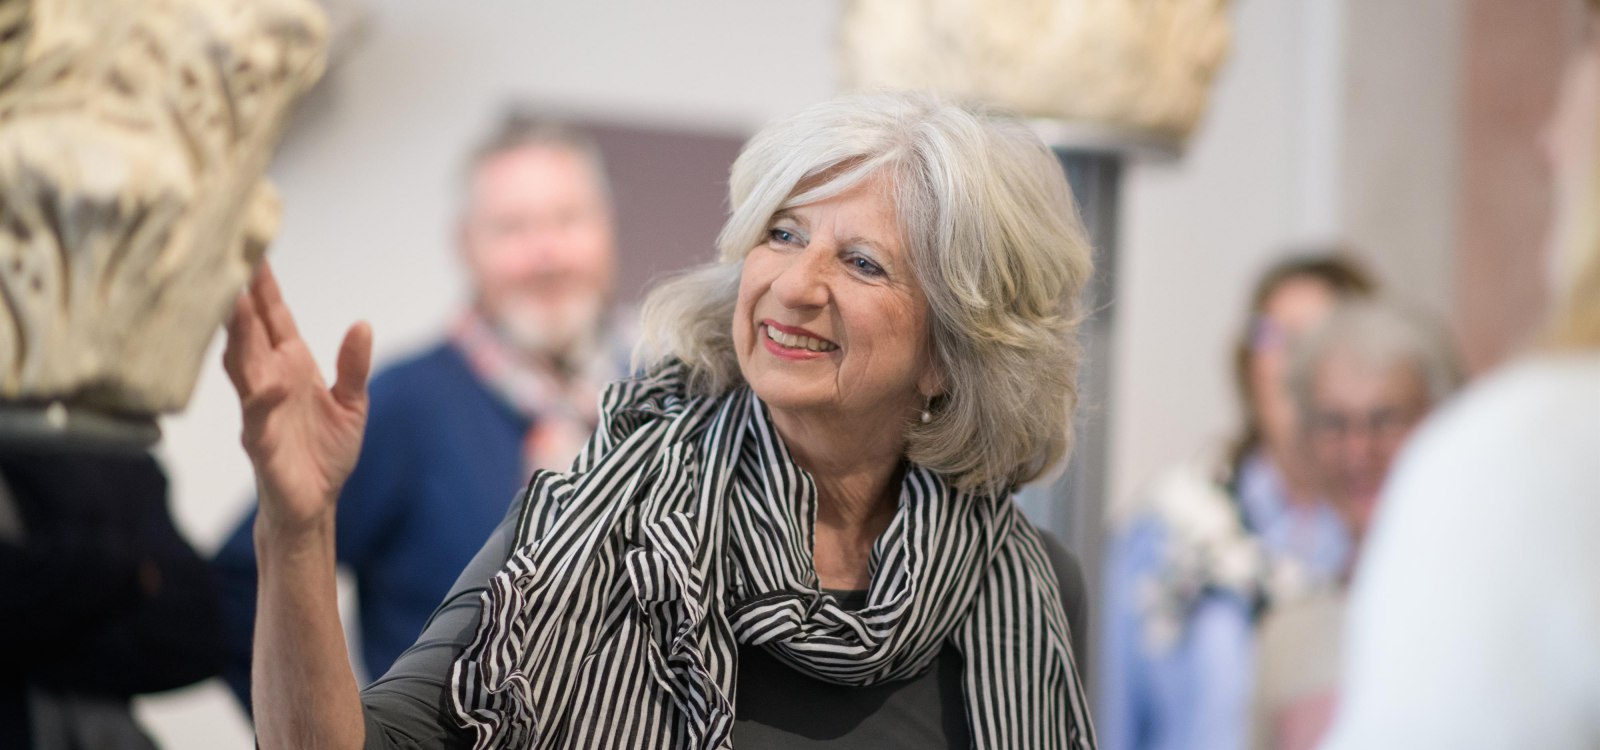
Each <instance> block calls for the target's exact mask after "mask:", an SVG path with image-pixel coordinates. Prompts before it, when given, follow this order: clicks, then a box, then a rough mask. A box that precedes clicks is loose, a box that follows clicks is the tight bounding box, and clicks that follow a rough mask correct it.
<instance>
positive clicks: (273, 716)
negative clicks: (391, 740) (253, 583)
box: [251, 505, 364, 750]
mask: <svg viewBox="0 0 1600 750" xmlns="http://www.w3.org/2000/svg"><path fill="white" fill-rule="evenodd" d="M263 524H268V526H266V527H264V526H263ZM256 554H257V556H258V558H259V560H260V571H261V573H260V576H261V578H260V592H259V594H258V596H259V599H258V601H257V607H256V632H255V648H254V655H253V660H254V662H255V664H254V668H253V673H254V677H253V678H252V685H251V692H252V695H253V698H254V703H255V719H256V734H257V740H258V741H259V742H260V745H261V747H262V748H266V749H267V750H278V749H279V748H294V749H295V750H299V749H300V748H359V747H361V745H362V742H363V732H364V728H363V723H362V716H361V697H360V693H359V691H358V689H357V687H356V679H355V674H354V673H353V672H352V671H351V669H350V657H349V655H348V653H347V651H346V648H345V641H344V628H343V626H342V625H341V624H340V622H339V602H338V592H337V587H336V584H335V578H334V575H335V556H334V524H333V514H332V512H331V505H330V512H329V513H328V514H327V518H326V520H325V521H319V522H317V523H314V524H312V525H311V526H310V528H303V529H296V530H294V531H292V532H286V531H282V530H278V529H273V528H270V522H269V521H267V520H266V519H265V518H258V519H257V528H256Z"/></svg>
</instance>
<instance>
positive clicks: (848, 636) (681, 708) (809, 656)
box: [451, 364, 1094, 750]
mask: <svg viewBox="0 0 1600 750" xmlns="http://www.w3.org/2000/svg"><path fill="white" fill-rule="evenodd" d="M683 382H684V371H683V367H682V365H680V364H674V365H671V366H668V367H665V368H662V369H661V370H659V371H657V372H655V373H653V374H651V375H649V376H646V377H644V378H639V379H634V380H628V381H622V382H619V383H616V384H614V385H612V386H611V387H610V388H609V389H608V390H607V391H606V393H605V395H604V397H603V399H602V406H601V421H600V428H599V430H597V431H596V433H595V436H594V437H593V438H592V439H591V440H590V442H589V444H588V445H587V446H586V447H585V448H584V451H583V453H582V454H581V455H580V456H579V457H578V460H577V461H576V462H575V463H574V465H573V470H572V471H571V472H569V473H550V472H541V473H539V474H537V475H536V476H535V477H534V479H533V481H532V482H531V483H530V485H529V488H528V490H527V492H526V494H525V495H524V498H523V510H522V516H521V519H520V521H519V527H518V533H517V540H516V545H515V548H514V551H513V552H512V554H511V557H510V559H509V560H508V561H507V563H506V565H505V566H504V567H503V568H502V569H501V570H500V572H499V573H497V574H496V575H495V576H494V577H493V578H492V579H491V580H490V582H489V585H488V587H487V590H486V591H485V593H484V596H483V616H482V619H481V621H480V623H479V626H478V630H477V633H476V634H475V636H474V638H473V640H472V643H471V644H470V645H469V646H468V647H467V649H466V650H465V651H464V652H463V653H462V655H461V657H460V659H459V660H458V661H457V662H456V664H455V668H454V670H453V672H452V676H451V681H452V685H451V697H452V707H453V709H454V710H455V712H456V714H457V716H458V717H459V719H460V720H461V721H462V722H463V723H464V724H465V725H466V726H469V727H471V728H472V729H473V730H474V731H475V733H476V737H477V741H476V745H475V747H478V748H595V749H599V748H606V749H608V750H609V749H611V748H662V749H664V750H665V749H669V748H670V749H673V750H676V749H679V748H696V749H701V748H704V749H707V750H710V749H712V748H729V747H731V746H732V730H733V723H734V721H733V720H734V706H733V702H732V696H733V695H734V694H735V693H734V681H735V680H736V679H737V673H738V662H737V647H738V644H739V643H745V644H750V645H759V646H763V647H765V648H767V649H768V650H769V651H770V652H771V653H772V654H774V655H775V656H776V657H777V658H779V659H780V660H782V661H784V662H785V663H787V664H789V665H790V666H791V667H793V668H794V669H797V670H799V671H801V672H803V673H805V674H808V675H812V676H814V677H816V678H818V679H822V680H827V681H831V682H835V683H840V684H846V685H870V684H874V683H878V682H882V681H886V680H897V679H903V678H907V677H911V676H914V675H916V674H917V673H919V672H920V671H922V670H923V669H926V668H928V667H929V666H930V665H931V664H932V663H933V661H934V659H935V657H936V656H937V655H938V653H939V650H940V648H941V646H942V645H943V644H944V643H947V642H948V643H951V644H954V645H955V646H956V647H957V649H958V650H960V652H961V654H962V656H963V658H964V660H965V665H966V669H965V672H964V675H965V676H964V689H965V697H966V706H967V713H968V718H969V724H970V726H971V728H972V734H973V737H972V740H973V745H974V747H977V748H985V749H992V750H1000V749H1001V748H1005V749H1007V750H1009V749H1012V748H1052V749H1054V748H1060V749H1063V750H1065V749H1067V748H1077V749H1082V748H1092V747H1094V732H1093V729H1092V728H1091V726H1090V722H1089V714H1088V708H1087V705H1086V701H1085V699H1084V696H1083V692H1082V688H1081V686H1080V684H1079V682H1078V677H1077V670H1076V667H1075V665H1074V662H1073V655H1072V652H1071V648H1070V646H1069V645H1068V643H1069V641H1068V633H1067V623H1066V617H1065V615H1064V613H1063V611H1062V606H1061V603H1060V594H1059V592H1058V591H1057V590H1056V585H1055V576H1054V574H1053V573H1052V569H1051V567H1050V562H1049V560H1048V559H1047V557H1046V555H1045V551H1044V547H1043V545H1042V544H1041V542H1040V540H1039V538H1038V536H1037V533H1036V532H1035V531H1034V530H1033V527H1032V526H1031V525H1030V524H1028V523H1026V522H1025V521H1024V520H1023V519H1022V518H1021V516H1020V514H1019V513H1018V512H1017V511H1016V509H1015V506H1014V505H1013V504H1012V503H1011V502H1010V501H1009V499H1007V500H1003V501H996V500H995V499H993V498H990V497H983V496H977V495H974V494H971V493H965V492H958V491H955V490H953V489H952V488H950V487H949V486H947V485H946V484H945V483H944V482H943V481H942V480H941V479H940V477H939V476H938V475H936V474H934V473H933V472H931V471H928V470H925V469H922V468H920V467H912V468H910V469H909V470H908V471H907V472H906V477H905V480H904V483H903V486H902V489H901V499H900V508H899V511H898V512H897V513H896V515H895V517H894V520H893V521H892V522H891V524H890V526H889V528H888V530H887V531H885V532H884V534H883V536H882V537H881V538H880V539H879V541H878V542H877V544H876V546H875V547H874V549H873V552H872V558H871V574H872V583H871V586H870V590H869V593H868V604H867V607H866V608H865V609H862V610H858V611H847V610H845V609H843V608H842V607H840V606H839V604H838V602H837V601H836V600H835V599H834V598H833V597H832V596H830V595H829V594H826V593H824V592H822V591H819V590H818V581H817V577H816V573H815V572H814V571H813V566H812V561H811V545H810V540H811V538H812V527H813V524H814V519H815V512H814V511H815V504H816V495H817V493H816V487H815V485H814V484H813V483H812V481H811V478H810V477H809V476H807V475H806V473H805V472H804V471H802V470H801V469H800V468H799V467H798V466H796V465H795V463H794V462H793V461H792V460H791V459H790V457H789V454H788V452H787V450H786V448H785V447H784V445H783V443H782V441H781V440H780V439H779V438H778V434H777V432H776V430H775V429H774V428H773V426H772V423H771V422H770V420H769V417H768V415H767V411H766V407H765V406H764V405H763V404H762V403H761V402H760V401H759V400H758V399H757V398H756V397H755V396H754V394H752V393H751V392H750V391H749V390H748V389H746V388H741V389H738V390H735V391H733V392H731V393H729V394H727V395H725V396H722V397H719V398H715V399H709V398H691V397H686V396H685V395H684V386H683Z"/></svg>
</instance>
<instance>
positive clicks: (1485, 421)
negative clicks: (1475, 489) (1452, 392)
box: [1394, 351, 1600, 490]
mask: <svg viewBox="0 0 1600 750" xmlns="http://www.w3.org/2000/svg"><path fill="white" fill-rule="evenodd" d="M1597 455H1600V352H1594V351H1589V352H1581V353H1570V354H1557V353H1547V354H1540V355H1537V356H1531V357H1528V358H1525V359H1522V360H1520V361H1517V362H1514V363H1512V364H1510V365H1507V366H1506V367H1503V368H1501V369H1499V370H1497V371H1495V372H1491V373H1489V374H1487V375H1485V376H1484V377H1483V379H1482V380H1481V381H1479V382H1478V383H1475V384H1474V385H1472V386H1471V387H1469V388H1468V389H1467V390H1466V391H1465V392H1463V393H1462V394H1461V395H1460V396H1459V397H1457V398H1456V399H1455V400H1453V401H1452V402H1450V403H1448V404H1446V405H1444V406H1443V407H1442V408H1440V409H1439V411H1438V412H1436V413H1435V414H1434V415H1433V416H1432V417H1430V418H1429V420H1428V421H1427V422H1426V423H1425V424H1424V425H1423V427H1422V429H1420V430H1418V431H1417V434H1416V436H1415V437H1414V438H1413V440H1412V442H1411V443H1410V445H1408V446H1407V448H1406V452H1405V455H1404V456H1403V457H1402V460H1401V464H1400V466H1399V472H1398V475H1397V477H1396V480H1395V485H1394V487H1395V489H1397V490H1399V489H1405V488H1406V487H1407V483H1408V482H1414V478H1413V475H1417V474H1421V475H1422V476H1423V479H1425V480H1427V481H1430V482H1431V481H1449V482H1452V483H1458V482H1460V481H1468V482H1482V481H1485V480H1495V479H1498V478H1503V479H1504V480H1507V481H1528V482H1535V483H1544V482H1546V481H1549V480H1559V479H1571V480H1574V481H1583V480H1586V481H1587V484H1588V485H1589V486H1591V487H1592V486H1595V485H1600V470H1597V469H1596V467H1595V465H1594V458H1595V456H1597ZM1435 473H1438V474H1440V476H1437V477H1435V476H1434V474H1435ZM1452 478H1454V479H1452ZM1491 486H1493V485H1491ZM1418 489H1422V488H1418Z"/></svg>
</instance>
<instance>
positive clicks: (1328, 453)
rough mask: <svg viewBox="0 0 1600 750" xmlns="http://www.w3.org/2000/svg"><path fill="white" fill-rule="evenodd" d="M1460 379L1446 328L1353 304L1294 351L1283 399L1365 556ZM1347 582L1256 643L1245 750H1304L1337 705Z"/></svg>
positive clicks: (1396, 310) (1275, 619)
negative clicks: (1398, 472) (1396, 473)
mask: <svg viewBox="0 0 1600 750" xmlns="http://www.w3.org/2000/svg"><path fill="white" fill-rule="evenodd" d="M1460 380H1461V369H1460V365H1459V358H1458V357H1457V356H1456V352H1455V350H1454V348H1453V347H1452V346H1451V344H1450V342H1449V340H1448V338H1447V337H1446V336H1445V335H1444V333H1443V331H1442V329H1441V328H1439V327H1438V326H1436V325H1434V324H1433V323H1432V322H1431V321H1429V320H1426V319H1424V318H1422V317H1421V316H1420V315H1418V314H1416V313H1413V312H1410V311H1408V310H1405V309H1403V308H1400V307H1397V306H1395V305H1392V304H1387V303H1379V302H1356V303H1350V304H1347V305H1345V306H1343V307H1342V308H1340V309H1339V310H1337V311H1336V312H1334V314H1333V315H1332V316H1331V317H1330V318H1329V319H1328V320H1327V321H1326V322H1325V323H1323V324H1322V325H1321V326H1319V327H1318V328H1317V330H1316V331H1314V332H1313V333H1312V334H1311V335H1310V336H1309V337H1308V338H1306V339H1305V340H1304V341H1303V342H1302V343H1301V344H1300V345H1299V346H1298V347H1296V351H1295V352H1294V353H1293V355H1292V357H1291V364H1290V368H1289V372H1288V382H1289V391H1290V393H1291V395H1292V396H1293V397H1294V403H1295V405H1296V408H1297V413H1298V414H1299V419H1298V423H1299V425H1300V433H1301V435H1302V436H1303V439H1304V444H1305V448H1306V455H1307V457H1308V459H1309V466H1310V467H1311V473H1312V475H1313V476H1314V477H1315V478H1316V481H1317V483H1318V485H1319V486H1321V487H1322V488H1323V493H1324V495H1325V496H1326V497H1327V499H1328V502H1329V503H1330V504H1331V505H1332V506H1333V508H1334V509H1335V510H1337V511H1338V512H1339V514H1340V515H1341V516H1342V517H1343V518H1344V520H1345V522H1346V523H1347V524H1348V525H1349V529H1350V535H1351V539H1352V540H1353V544H1354V551H1355V556H1359V555H1360V550H1361V541H1362V539H1363V538H1365V536H1366V531H1367V527H1368V525H1369V524H1370V522H1371V519H1372V512H1373V510H1374V508H1375V507H1376V504H1377V499H1378V493H1379V490H1380V489H1381V488H1382V487H1383V483H1384V480H1385V478H1386V477H1387V476H1388V474H1389V468H1390V466H1391V465H1393V463H1394V460H1395V458H1396V457H1397V456H1398V455H1399V453H1400V449H1401V447H1402V446H1403V445H1404V444H1405V441H1406V439H1407V437H1409V436H1410V434H1411V431H1412V430H1413V429H1414V428H1415V427H1416V426H1417V424H1418V423H1420V422H1421V421H1422V418H1423V417H1424V416H1426V415H1427V413H1428V411H1429V410H1431V409H1432V408H1433V407H1434V406H1436V405H1438V404H1440V403H1441V402H1443V401H1444V400H1445V398H1447V397H1448V396H1449V395H1450V394H1451V393H1452V392H1453V391H1454V390H1455V389H1456V387H1457V385H1458V384H1459V383H1460ZM1344 604H1345V588H1344V580H1341V581H1339V582H1338V583H1337V584H1336V585H1334V586H1331V587H1328V588H1324V589H1321V590H1319V591H1317V592H1315V593H1312V594H1310V595H1308V596H1307V597H1305V598H1302V599H1300V600H1298V601H1294V602H1289V603H1287V604H1284V605H1283V606H1280V607H1277V608H1274V609H1273V610H1272V612H1271V613H1270V614H1269V615H1268V616H1267V617H1266V618H1265V619H1264V620H1263V621H1262V624H1261V634H1260V637H1259V639H1258V652H1257V661H1256V684H1255V710H1254V725H1255V726H1254V730H1253V737H1254V739H1253V741H1252V743H1251V744H1252V746H1253V747H1255V748H1256V749H1257V750H1310V748H1313V747H1315V746H1316V743H1317V742H1318V741H1319V740H1320V739H1321V737H1322V734H1323V733H1324V732H1325V731H1326V729H1327V726H1328V723H1329V720H1330V719H1331V718H1332V715H1333V714H1332V711H1333V707H1334V701H1335V698H1336V697H1337V686H1338V674H1339V669H1338V667H1339V659H1340V655H1341V653H1342V648H1341V645H1342V642H1343V639H1342V638H1341V633H1342V630H1343V627H1344Z"/></svg>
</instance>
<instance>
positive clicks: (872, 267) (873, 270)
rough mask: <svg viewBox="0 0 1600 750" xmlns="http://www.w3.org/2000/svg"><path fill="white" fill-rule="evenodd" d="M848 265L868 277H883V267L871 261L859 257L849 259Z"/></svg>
mask: <svg viewBox="0 0 1600 750" xmlns="http://www.w3.org/2000/svg"><path fill="white" fill-rule="evenodd" d="M850 265H851V266H853V267H855V269H856V270H857V271H860V272H862V273H864V274H867V275H868V276H882V275H883V266H880V265H878V264H876V263H873V262H872V261H870V260H867V259H866V258H863V257H861V256H859V255H857V256H855V257H854V258H851V259H850Z"/></svg>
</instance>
